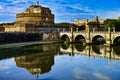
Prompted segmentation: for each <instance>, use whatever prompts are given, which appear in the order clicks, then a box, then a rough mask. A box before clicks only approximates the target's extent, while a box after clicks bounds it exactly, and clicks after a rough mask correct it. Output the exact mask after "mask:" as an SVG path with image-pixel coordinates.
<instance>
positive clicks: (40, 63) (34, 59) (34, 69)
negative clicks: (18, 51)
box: [15, 53, 54, 77]
mask: <svg viewBox="0 0 120 80" xmlns="http://www.w3.org/2000/svg"><path fill="white" fill-rule="evenodd" d="M15 62H16V65H17V66H18V67H22V68H25V69H27V71H29V72H30V73H31V74H33V75H36V77H38V76H39V74H43V73H46V72H49V71H50V70H51V67H52V66H53V65H54V54H49V53H48V54H33V55H27V56H20V57H15Z"/></svg>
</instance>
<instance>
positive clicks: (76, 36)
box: [59, 30, 120, 46]
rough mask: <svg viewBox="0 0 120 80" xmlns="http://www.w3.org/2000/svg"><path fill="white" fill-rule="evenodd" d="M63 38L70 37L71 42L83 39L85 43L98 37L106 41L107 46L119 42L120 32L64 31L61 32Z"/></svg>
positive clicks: (60, 35) (91, 41)
mask: <svg viewBox="0 0 120 80" xmlns="http://www.w3.org/2000/svg"><path fill="white" fill-rule="evenodd" d="M59 37H60V39H61V40H64V39H65V38H67V37H68V38H69V40H70V42H75V41H78V40H80V39H81V40H83V42H85V43H88V44H89V43H93V42H94V41H95V40H96V39H100V38H102V39H103V40H104V41H105V43H106V44H105V45H106V46H110V45H113V44H118V43H119V42H120V32H110V31H108V32H106V31H101V32H98V31H96V32H90V31H72V30H71V31H63V32H60V33H59Z"/></svg>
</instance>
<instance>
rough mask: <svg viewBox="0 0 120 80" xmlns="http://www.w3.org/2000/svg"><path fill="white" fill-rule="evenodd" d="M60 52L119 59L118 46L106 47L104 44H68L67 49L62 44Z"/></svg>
mask: <svg viewBox="0 0 120 80" xmlns="http://www.w3.org/2000/svg"><path fill="white" fill-rule="evenodd" d="M60 52H61V53H70V54H71V53H72V54H71V55H73V54H83V55H87V56H89V57H90V56H94V57H102V58H108V59H115V60H120V47H119V46H114V47H106V46H104V45H91V46H85V45H82V44H69V47H68V46H67V49H64V46H63V44H62V46H60Z"/></svg>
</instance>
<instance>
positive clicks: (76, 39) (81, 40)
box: [75, 35, 86, 43]
mask: <svg viewBox="0 0 120 80" xmlns="http://www.w3.org/2000/svg"><path fill="white" fill-rule="evenodd" d="M75 42H80V43H84V42H86V39H85V37H84V36H83V35H77V36H76V37H75Z"/></svg>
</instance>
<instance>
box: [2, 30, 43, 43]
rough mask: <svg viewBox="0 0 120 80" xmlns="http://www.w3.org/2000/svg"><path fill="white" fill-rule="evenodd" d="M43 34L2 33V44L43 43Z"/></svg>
mask: <svg viewBox="0 0 120 80" xmlns="http://www.w3.org/2000/svg"><path fill="white" fill-rule="evenodd" d="M42 36H43V35H42V33H41V34H40V33H21V32H19V33H18V32H14V33H0V44H5V43H19V42H32V41H41V40H42Z"/></svg>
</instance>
